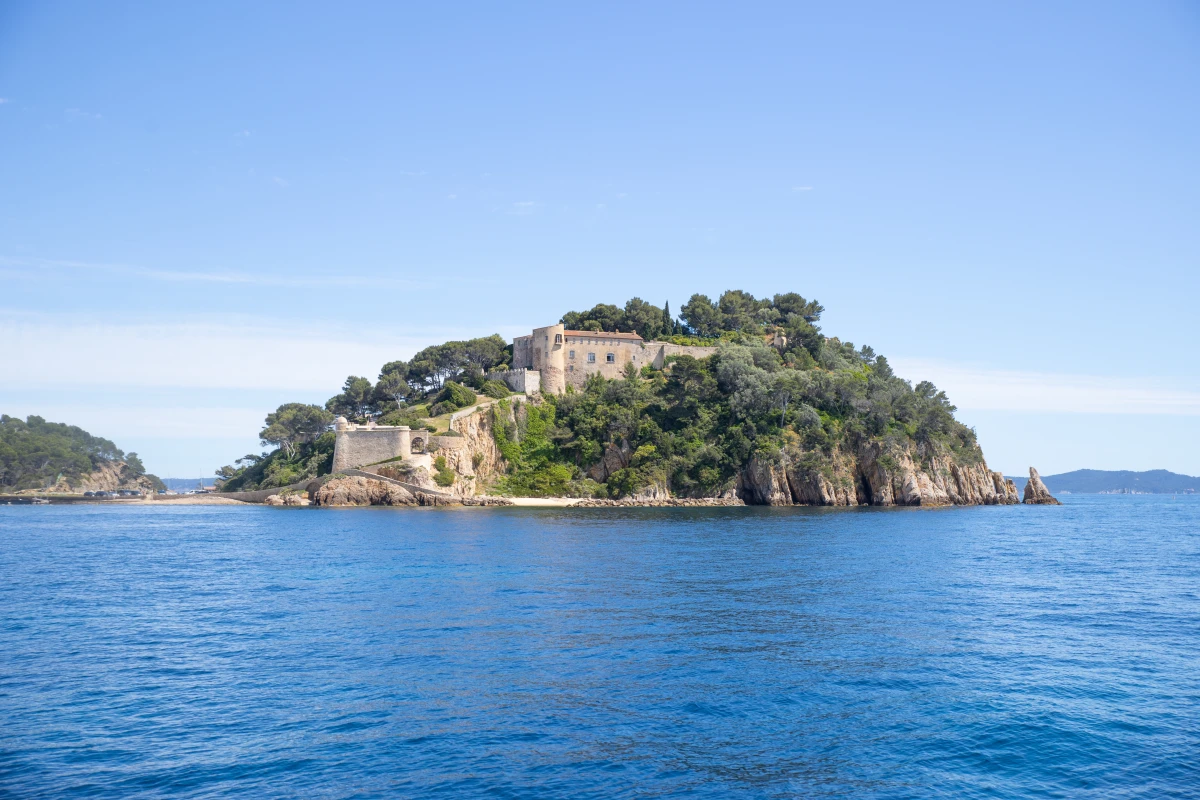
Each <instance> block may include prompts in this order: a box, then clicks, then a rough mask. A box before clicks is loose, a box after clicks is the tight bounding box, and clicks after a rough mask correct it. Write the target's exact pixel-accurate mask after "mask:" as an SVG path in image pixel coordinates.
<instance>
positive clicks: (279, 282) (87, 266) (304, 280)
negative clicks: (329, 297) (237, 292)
mask: <svg viewBox="0 0 1200 800" xmlns="http://www.w3.org/2000/svg"><path fill="white" fill-rule="evenodd" d="M2 267H18V268H19V269H16V270H3V269H0V272H3V273H6V274H8V275H9V276H10V277H18V278H30V277H33V278H41V277H45V275H44V272H45V271H46V270H55V269H58V270H78V271H83V272H94V273H107V274H113V275H130V276H134V277H138V278H149V279H151V280H158V281H168V282H174V283H181V282H182V283H228V284H246V285H251V286H280V287H292V288H298V289H302V288H321V287H325V288H332V287H338V286H341V287H352V286H376V287H379V286H388V287H397V288H423V287H424V288H427V287H429V286H431V285H432V284H431V283H429V282H426V281H410V280H401V279H397V278H379V277H368V276H359V275H343V274H340V273H338V274H334V273H330V274H328V275H270V274H251V273H248V272H231V271H228V270H207V271H204V272H185V271H182V270H169V269H150V268H148V267H137V266H132V265H129V264H104V263H98V262H89V261H71V260H62V259H48V258H11V257H7V256H0V268H2Z"/></svg>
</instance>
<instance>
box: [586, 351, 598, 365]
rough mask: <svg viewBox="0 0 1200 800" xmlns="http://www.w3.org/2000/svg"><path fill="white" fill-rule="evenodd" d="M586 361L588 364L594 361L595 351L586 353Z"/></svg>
mask: <svg viewBox="0 0 1200 800" xmlns="http://www.w3.org/2000/svg"><path fill="white" fill-rule="evenodd" d="M588 363H589V364H595V363H596V354H595V353H588Z"/></svg>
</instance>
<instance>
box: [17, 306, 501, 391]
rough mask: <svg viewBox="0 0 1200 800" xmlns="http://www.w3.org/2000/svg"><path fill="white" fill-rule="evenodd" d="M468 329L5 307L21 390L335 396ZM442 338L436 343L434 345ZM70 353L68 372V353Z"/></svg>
mask: <svg viewBox="0 0 1200 800" xmlns="http://www.w3.org/2000/svg"><path fill="white" fill-rule="evenodd" d="M467 335H479V334H478V333H474V334H469V333H468V332H466V331H460V330H451V331H437V332H432V333H431V334H426V335H416V334H411V335H400V334H397V335H393V336H391V337H384V336H381V335H380V334H379V333H378V332H375V333H372V335H371V336H370V337H361V336H359V335H358V334H357V333H356V332H355V331H354V330H352V329H343V328H339V327H335V326H326V327H319V326H305V327H304V328H302V329H298V328H297V327H296V326H288V325H285V324H278V325H263V324H259V325H253V324H238V323H236V322H228V323H214V322H204V321H197V322H177V323H159V322H144V323H128V324H123V323H110V322H105V321H101V320H94V321H85V320H75V319H73V318H71V317H67V316H65V315H64V316H60V315H40V314H21V313H6V312H2V311H0V341H3V342H4V343H5V350H6V353H5V356H4V368H3V375H4V383H5V384H8V385H11V386H19V387H21V388H22V389H26V390H33V389H45V388H50V387H63V390H64V391H69V392H72V393H78V392H84V391H86V389H87V387H89V386H90V387H101V386H104V387H174V388H187V387H193V388H197V389H271V390H280V391H287V390H295V391H311V392H329V393H330V394H333V393H334V392H335V391H336V390H337V388H338V387H339V386H340V385H341V384H342V381H344V380H345V378H346V375H347V374H355V375H368V376H370V377H372V378H374V376H375V375H376V374H378V372H379V368H380V367H381V366H382V365H383V364H384V363H386V362H388V361H391V360H394V359H397V358H407V357H409V356H411V355H412V354H413V353H414V352H416V351H417V350H419V349H420V348H422V347H426V346H428V345H430V344H435V343H436V342H441V341H444V340H446V339H456V338H466V337H467ZM434 340H436V342H435V341H434ZM63 353H70V354H71V367H70V368H69V369H64V368H63V362H62V354H63Z"/></svg>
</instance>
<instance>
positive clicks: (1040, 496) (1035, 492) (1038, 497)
mask: <svg viewBox="0 0 1200 800" xmlns="http://www.w3.org/2000/svg"><path fill="white" fill-rule="evenodd" d="M1022 502H1024V503H1025V504H1026V505H1031V506H1061V505H1062V503H1060V502H1058V500H1056V499H1054V497H1053V495H1051V494H1050V490H1049V489H1047V488H1046V484H1044V483H1042V476H1041V475H1038V471H1037V470H1036V469H1034V468H1033V467H1030V468H1029V483H1027V484H1025V499H1024V500H1023V501H1022Z"/></svg>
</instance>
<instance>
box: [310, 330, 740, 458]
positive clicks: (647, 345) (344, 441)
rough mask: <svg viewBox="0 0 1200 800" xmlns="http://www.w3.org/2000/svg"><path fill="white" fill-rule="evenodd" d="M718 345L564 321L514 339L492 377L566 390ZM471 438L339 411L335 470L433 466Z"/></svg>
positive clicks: (520, 387) (527, 390)
mask: <svg viewBox="0 0 1200 800" xmlns="http://www.w3.org/2000/svg"><path fill="white" fill-rule="evenodd" d="M716 351H717V348H715V347H690V346H685V345H677V344H671V343H670V342H647V341H644V340H643V339H642V337H641V336H638V335H637V334H636V333H607V332H605V331H571V330H567V329H566V328H565V327H564V326H563V325H549V326H547V327H545V328H535V329H534V330H533V333H531V334H530V335H528V336H518V337H517V338H515V339H513V359H512V361H513V363H512V368H511V369H508V370H504V371H502V372H498V371H494V372H491V373H489V374H488V377H489V378H496V379H499V380H502V381H504V382H505V383H506V384H507V385H508V387H509V388H510V389H512V390H513V391H515V392H521V393H524V394H526V395H532V394H534V393H536V392H545V393H554V394H562V393H563V392H565V391H566V390H567V387H568V386H574V387H576V388H579V387H582V386H583V385H584V384H585V383H586V382H587V379H588V377H589V376H591V375H603V376H604V377H605V378H620V377H623V376H624V375H625V368H626V366H628V365H633V366H634V368H636V369H638V370H640V369H641V368H642V367H644V366H646V365H647V364H648V365H650V366H652V367H655V368H656V369H662V367H663V366H664V364H665V363H666V360H667V359H668V358H669V357H671V356H675V355H688V356H692V357H694V358H705V357H707V356H711V355H712V354H713V353H715V352H716ZM468 413H471V409H463V410H460V411H458V412H455V413H454V414H452V415H451V418H450V428H451V429H452V430H453V428H454V422H455V418H456V417H458V416H459V415H462V414H468ZM465 441H466V440H465V439H463V438H462V437H455V436H452V435H451V436H439V435H437V434H435V433H432V432H430V431H427V430H422V429H420V428H416V429H414V428H410V427H409V426H407V425H395V426H393V425H377V424H376V423H375V422H374V421H369V422H367V423H366V424H365V425H356V424H354V423H352V422H349V421H347V420H346V418H345V417H338V418H337V421H336V422H335V424H334V449H333V471H334V472H340V471H342V470H346V469H354V468H357V467H360V466H364V465H372V464H378V463H380V462H383V461H387V460H390V459H395V458H397V457H402V458H404V460H405V461H407V462H409V463H410V464H412V465H413V466H420V467H425V468H426V469H429V468H431V467H432V463H433V459H432V457H431V455H430V454H431V453H432V452H434V451H436V450H445V449H447V448H449V449H458V448H461V447H462V446H463V445H464V444H465Z"/></svg>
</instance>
